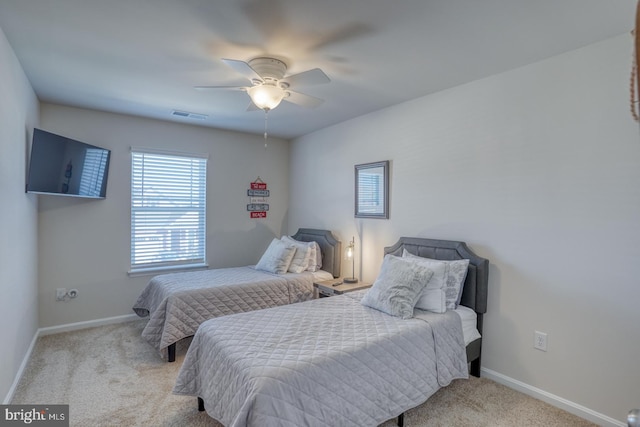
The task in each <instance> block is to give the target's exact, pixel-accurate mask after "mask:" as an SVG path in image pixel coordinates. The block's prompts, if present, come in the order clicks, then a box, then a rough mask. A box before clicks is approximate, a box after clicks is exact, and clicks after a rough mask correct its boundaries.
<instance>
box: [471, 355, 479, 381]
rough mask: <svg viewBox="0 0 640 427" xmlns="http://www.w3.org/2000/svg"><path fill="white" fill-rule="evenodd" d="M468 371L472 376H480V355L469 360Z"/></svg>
mask: <svg viewBox="0 0 640 427" xmlns="http://www.w3.org/2000/svg"><path fill="white" fill-rule="evenodd" d="M469 373H470V374H471V375H473V376H474V377H477V378H480V356H478V358H477V359H476V360H474V361H472V362H471V370H470V372H469Z"/></svg>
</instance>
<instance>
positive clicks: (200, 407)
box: [198, 397, 204, 412]
mask: <svg viewBox="0 0 640 427" xmlns="http://www.w3.org/2000/svg"><path fill="white" fill-rule="evenodd" d="M198 411H200V412H202V411H204V400H202V398H201V397H198Z"/></svg>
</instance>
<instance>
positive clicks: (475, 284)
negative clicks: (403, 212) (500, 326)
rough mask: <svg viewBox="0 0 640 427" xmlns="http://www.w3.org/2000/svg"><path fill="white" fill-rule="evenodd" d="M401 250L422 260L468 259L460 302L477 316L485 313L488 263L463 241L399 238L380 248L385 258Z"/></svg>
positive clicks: (399, 253)
mask: <svg viewBox="0 0 640 427" xmlns="http://www.w3.org/2000/svg"><path fill="white" fill-rule="evenodd" d="M403 249H406V250H407V251H409V252H411V253H412V254H413V255H418V256H422V257H425V258H432V259H441V260H456V259H468V260H469V271H468V272H467V278H466V279H465V281H464V289H463V291H462V300H461V301H460V303H461V304H462V305H464V306H467V307H470V308H472V309H473V310H474V311H475V312H476V313H478V314H480V315H481V314H484V313H486V312H487V291H488V284H489V260H487V259H485V258H482V257H479V256H478V255H476V254H475V253H474V252H473V251H472V250H471V249H469V247H468V246H467V244H466V243H464V242H455V241H451V240H434V239H423V238H418V237H401V238H400V240H398V242H397V243H396V244H395V245H393V246H390V247H386V248H384V253H385V255H386V254H392V255H396V256H402V250H403Z"/></svg>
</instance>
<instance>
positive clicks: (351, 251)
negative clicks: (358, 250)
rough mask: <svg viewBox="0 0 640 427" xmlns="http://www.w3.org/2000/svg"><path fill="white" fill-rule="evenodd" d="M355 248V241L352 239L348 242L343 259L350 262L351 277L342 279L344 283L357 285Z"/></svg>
mask: <svg viewBox="0 0 640 427" xmlns="http://www.w3.org/2000/svg"><path fill="white" fill-rule="evenodd" d="M355 247H356V239H355V237H353V238H352V239H351V241H350V242H349V246H347V250H346V251H345V252H344V257H345V258H346V259H347V260H349V261H351V277H345V278H344V279H343V282H344V283H358V279H357V278H356V260H355V255H356V254H355Z"/></svg>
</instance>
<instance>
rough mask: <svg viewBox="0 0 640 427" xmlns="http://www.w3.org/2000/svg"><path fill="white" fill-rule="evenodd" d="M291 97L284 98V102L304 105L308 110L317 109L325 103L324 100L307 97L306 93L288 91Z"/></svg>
mask: <svg viewBox="0 0 640 427" xmlns="http://www.w3.org/2000/svg"><path fill="white" fill-rule="evenodd" d="M287 93H288V94H289V96H287V97H285V98H283V99H282V100H283V101H287V102H291V103H292V104H297V105H302V106H303V107H307V108H316V107H317V106H319V105H320V104H322V103H323V102H324V99H320V98H316V97H315V96H311V95H306V94H304V93H300V92H295V91H292V90H288V91H287Z"/></svg>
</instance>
